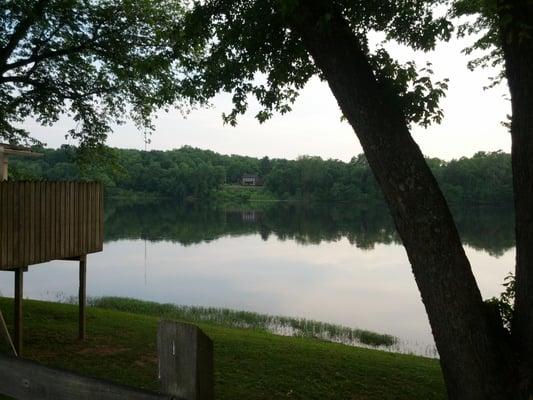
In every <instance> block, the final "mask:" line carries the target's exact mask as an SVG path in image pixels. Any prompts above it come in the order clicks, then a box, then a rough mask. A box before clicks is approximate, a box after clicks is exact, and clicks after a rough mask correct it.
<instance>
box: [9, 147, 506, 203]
mask: <svg viewBox="0 0 533 400" xmlns="http://www.w3.org/2000/svg"><path fill="white" fill-rule="evenodd" d="M36 150H38V151H41V152H42V153H44V157H42V158H38V159H31V160H30V159H19V160H17V159H13V160H12V161H11V163H10V173H11V179H15V180H30V179H31V180H73V179H74V180H97V181H101V182H103V183H104V184H105V185H106V187H107V193H108V194H111V195H113V194H115V195H116V194H135V193H149V194H152V195H157V196H164V197H171V198H174V199H182V200H185V199H208V198H213V196H214V195H215V194H216V193H217V192H218V191H219V190H220V189H221V188H222V187H223V185H224V184H233V185H239V184H240V183H241V179H242V177H243V175H257V176H258V177H259V178H260V181H261V182H263V183H264V190H267V191H269V192H271V193H272V194H273V196H274V197H275V198H278V199H296V200H309V201H320V202H353V201H357V202H372V203H374V202H381V201H382V199H381V193H380V192H379V190H378V188H377V185H376V182H375V180H374V177H373V175H372V173H371V171H370V169H369V167H368V164H367V162H366V159H365V157H364V156H363V155H358V156H356V157H353V158H352V159H351V160H350V161H349V162H343V161H340V160H332V159H328V160H323V159H322V158H320V157H311V156H303V157H300V158H298V159H297V160H285V159H269V158H268V157H263V158H261V159H259V158H254V157H246V156H239V155H231V156H229V155H223V154H218V153H215V152H213V151H210V150H201V149H197V148H192V147H188V146H185V147H182V148H180V149H177V150H171V151H155V150H153V151H148V152H145V151H139V150H126V149H114V148H107V147H105V148H101V149H99V150H98V151H95V152H93V153H92V154H89V155H88V154H82V155H81V156H80V154H78V151H77V149H76V148H75V147H72V146H63V147H61V148H60V149H57V150H54V149H42V148H41V149H36ZM427 162H428V164H429V165H430V167H431V169H432V170H433V172H434V174H435V176H436V177H437V180H438V181H439V184H440V185H441V187H442V189H443V191H444V193H445V195H446V197H447V198H448V200H449V201H451V202H461V203H468V204H490V205H511V204H512V180H511V179H512V178H511V158H510V155H509V154H506V153H503V152H492V153H485V152H479V153H477V154H475V155H474V156H473V157H471V158H466V157H463V158H460V159H458V160H452V161H443V160H440V159H437V158H431V159H427Z"/></svg>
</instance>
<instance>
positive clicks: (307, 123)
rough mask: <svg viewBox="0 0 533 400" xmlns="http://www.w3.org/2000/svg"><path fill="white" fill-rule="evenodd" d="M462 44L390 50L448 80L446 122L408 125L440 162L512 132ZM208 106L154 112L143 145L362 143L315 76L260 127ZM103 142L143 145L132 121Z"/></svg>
mask: <svg viewBox="0 0 533 400" xmlns="http://www.w3.org/2000/svg"><path fill="white" fill-rule="evenodd" d="M465 44H466V42H464V41H460V40H453V41H451V42H449V43H444V44H441V45H439V46H438V47H437V49H436V51H434V52H432V53H429V54H424V55H419V54H414V53H412V52H411V51H409V50H407V49H405V48H402V47H400V46H394V47H391V48H390V49H389V50H390V51H391V53H392V54H393V55H395V56H396V57H398V58H399V59H401V60H403V61H407V60H409V59H415V60H416V61H417V62H418V63H419V64H420V66H423V65H422V64H423V63H424V62H425V60H429V61H431V62H432V63H433V69H434V70H435V73H436V76H437V77H438V78H445V77H447V78H449V79H450V83H449V91H448V94H447V97H446V99H444V101H443V102H442V106H443V109H444V113H445V119H444V121H443V123H442V124H441V125H434V126H431V127H429V128H428V129H427V130H426V129H423V128H419V127H415V128H414V129H413V135H414V137H415V139H416V141H417V142H418V144H419V145H420V147H421V148H422V151H423V152H424V154H426V155H428V156H432V157H440V158H443V159H451V158H458V157H461V156H471V155H472V154H474V153H475V152H477V151H480V150H483V151H493V150H504V151H507V152H508V151H510V136H509V134H508V132H507V131H506V129H505V128H504V127H502V126H501V122H502V121H503V120H504V119H505V117H506V115H507V114H509V113H510V104H509V102H508V101H507V100H505V99H504V96H507V88H506V86H505V85H501V87H498V88H495V89H491V90H488V91H484V90H483V87H484V86H485V85H487V83H488V76H489V75H490V74H491V72H489V71H482V70H478V71H475V72H470V71H468V69H467V68H466V63H467V58H466V57H465V56H464V55H462V54H461V49H462V48H464V47H465ZM213 103H214V106H213V108H211V109H203V110H197V111H193V112H192V113H191V114H190V115H189V116H188V117H187V118H186V119H184V118H183V117H182V116H181V115H180V114H179V113H178V112H171V113H168V114H166V113H163V112H161V113H159V114H158V118H157V120H156V123H155V125H156V130H155V132H154V134H153V135H152V138H151V143H150V144H149V145H148V148H149V149H160V150H166V149H173V148H179V147H181V146H184V145H190V146H194V147H200V148H203V149H211V150H214V151H217V152H220V153H225V154H242V155H251V156H257V157H262V156H264V155H267V156H269V157H271V158H272V157H282V158H291V159H292V158H296V157H298V156H299V155H317V156H321V157H324V158H337V159H342V160H345V161H347V160H349V159H350V158H351V157H352V156H354V155H356V154H358V153H360V152H361V146H360V145H359V142H358V140H357V138H356V136H355V134H354V133H353V131H352V129H351V128H350V126H349V125H348V124H347V123H346V122H341V121H340V115H341V114H340V111H339V108H338V106H337V103H336V101H335V99H334V97H333V96H332V94H331V92H330V91H329V88H328V86H327V84H326V83H324V82H320V81H319V80H318V79H313V80H312V81H310V82H309V84H308V85H307V86H306V87H305V89H304V90H303V91H302V93H301V96H300V97H299V98H298V100H297V102H296V104H295V105H294V110H293V112H291V113H290V114H287V115H284V116H275V117H274V118H273V119H271V120H270V121H267V122H266V123H264V124H262V125H261V124H259V123H258V122H257V121H256V120H255V119H254V118H253V115H254V114H255V112H254V110H253V107H252V109H251V110H250V112H249V113H248V114H247V115H245V116H244V117H241V118H240V120H239V125H238V126H237V127H235V128H233V127H231V126H225V125H223V123H222V119H221V114H222V112H224V111H229V110H230V108H231V103H230V97H229V96H228V95H220V96H219V97H217V98H216V99H214V101H213ZM25 126H26V127H27V128H29V129H30V130H31V132H32V133H33V134H34V136H36V137H37V138H39V139H41V140H43V141H44V142H46V143H48V145H49V146H52V147H57V146H59V145H61V144H63V143H66V142H67V141H66V140H65V138H64V135H65V132H66V131H67V130H68V129H69V128H70V127H71V126H72V122H71V121H69V120H68V119H62V120H61V121H60V122H59V123H58V124H56V125H55V126H53V127H46V128H44V127H40V126H38V125H37V124H35V123H33V122H28V123H26V124H25ZM108 144H109V145H111V146H114V147H122V148H137V149H143V148H144V141H143V136H142V134H141V133H139V132H138V131H137V130H136V129H135V127H134V126H133V125H132V124H126V125H122V126H117V127H116V129H115V132H114V133H113V134H112V135H111V136H110V137H109V140H108Z"/></svg>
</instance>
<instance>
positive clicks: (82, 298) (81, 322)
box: [78, 255, 87, 340]
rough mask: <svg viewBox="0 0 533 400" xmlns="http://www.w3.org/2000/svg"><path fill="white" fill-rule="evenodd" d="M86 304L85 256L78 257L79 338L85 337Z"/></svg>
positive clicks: (83, 338)
mask: <svg viewBox="0 0 533 400" xmlns="http://www.w3.org/2000/svg"><path fill="white" fill-rule="evenodd" d="M86 304H87V256H86V255H85V256H81V257H80V288H79V336H78V337H79V339H80V340H85V339H86V338H87V330H86V324H85V322H86V315H85V307H86Z"/></svg>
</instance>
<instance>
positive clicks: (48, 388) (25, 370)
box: [0, 355, 171, 400]
mask: <svg viewBox="0 0 533 400" xmlns="http://www.w3.org/2000/svg"><path fill="white" fill-rule="evenodd" d="M0 371H2V373H1V374H0V392H1V393H2V394H4V395H7V396H10V397H13V398H16V399H20V400H72V399H77V400H78V399H79V400H89V399H91V400H170V399H171V397H170V396H165V395H161V394H157V393H151V392H148V391H144V390H140V389H134V388H130V387H126V386H122V385H117V384H115V383H111V382H108V381H104V380H100V379H94V378H88V377H85V376H82V375H79V374H76V373H73V372H67V371H64V370H61V369H56V368H49V367H45V366H43V365H40V364H37V363H35V362H32V361H28V360H24V359H20V358H13V357H6V356H1V355H0Z"/></svg>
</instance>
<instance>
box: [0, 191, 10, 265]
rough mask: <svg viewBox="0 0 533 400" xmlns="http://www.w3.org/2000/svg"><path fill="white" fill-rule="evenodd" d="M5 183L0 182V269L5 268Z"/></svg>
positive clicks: (6, 235)
mask: <svg viewBox="0 0 533 400" xmlns="http://www.w3.org/2000/svg"><path fill="white" fill-rule="evenodd" d="M7 194H8V188H7V185H6V184H4V183H2V182H0V269H2V268H7V237H8V235H9V233H8V230H7V218H8V214H7Z"/></svg>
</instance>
